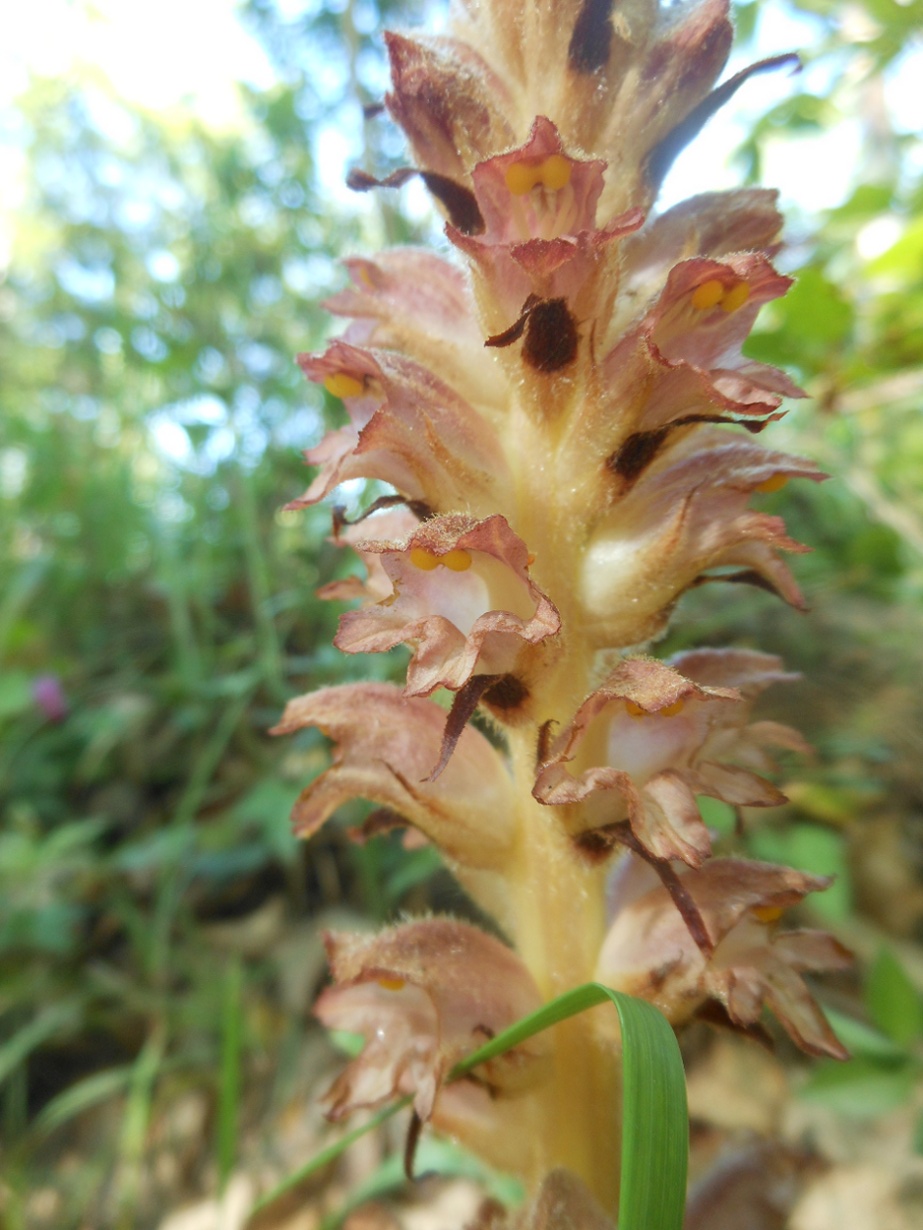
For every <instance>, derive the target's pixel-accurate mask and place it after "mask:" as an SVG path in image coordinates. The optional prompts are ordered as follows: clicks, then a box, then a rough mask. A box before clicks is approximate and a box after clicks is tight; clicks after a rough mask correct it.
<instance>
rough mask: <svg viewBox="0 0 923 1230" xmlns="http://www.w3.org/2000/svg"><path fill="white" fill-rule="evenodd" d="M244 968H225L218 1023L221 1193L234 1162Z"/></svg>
mask: <svg viewBox="0 0 923 1230" xmlns="http://www.w3.org/2000/svg"><path fill="white" fill-rule="evenodd" d="M243 986H244V978H243V968H242V966H241V963H240V960H239V959H237V958H235V959H234V960H232V961H231V963H230V965H229V966H228V970H227V975H226V978H225V987H224V1012H223V1017H222V1022H221V1072H220V1080H219V1085H218V1128H217V1135H218V1187H219V1190H220V1191H222V1192H223V1191H224V1188H225V1184H226V1183H227V1181H228V1179H229V1178H230V1175H231V1171H232V1170H233V1168H234V1163H235V1161H236V1160H237V1124H238V1119H239V1115H240V1063H241V1053H242V1050H243Z"/></svg>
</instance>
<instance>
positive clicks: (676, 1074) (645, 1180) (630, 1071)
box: [253, 982, 689, 1230]
mask: <svg viewBox="0 0 923 1230" xmlns="http://www.w3.org/2000/svg"><path fill="white" fill-rule="evenodd" d="M606 1000H609V1001H610V1003H612V1004H613V1005H614V1007H615V1009H616V1011H617V1012H618V1014H619V1024H620V1026H621V1030H622V1047H623V1059H622V1064H623V1081H622V1088H623V1092H622V1118H623V1123H624V1128H625V1130H624V1132H623V1135H622V1156H621V1197H620V1200H619V1230H681V1227H682V1224H683V1210H684V1208H685V1204H686V1168H687V1163H688V1155H689V1126H688V1123H689V1121H688V1112H687V1107H686V1080H685V1074H684V1072H683V1060H682V1056H681V1054H680V1050H679V1044H678V1043H677V1041H676V1036H675V1035H674V1033H673V1029H672V1027H671V1026H670V1024H669V1022H668V1021H667V1020H666V1018H665V1017H664V1016H663V1015H662V1014H661V1013H660V1012H658V1010H657V1009H656V1008H655V1007H654V1006H653V1005H652V1004H649V1003H648V1002H647V1001H646V1000H642V999H635V998H633V997H632V996H630V995H625V994H623V993H622V992H620V991H613V990H610V988H609V987H604V986H603V985H602V984H601V983H598V982H588V983H585V984H584V985H583V986H580V987H576V988H575V989H574V990H572V991H566V992H565V993H564V994H563V995H559V996H558V997H557V999H553V1000H552V1001H551V1002H550V1003H548V1004H545V1005H543V1007H541V1008H539V1009H538V1011H537V1012H533V1013H531V1014H530V1015H529V1016H526V1017H523V1019H522V1020H521V1021H517V1022H516V1024H515V1025H511V1026H510V1028H509V1029H505V1030H504V1031H503V1032H502V1033H499V1034H497V1035H496V1037H494V1038H491V1039H490V1041H489V1042H486V1043H485V1044H484V1045H483V1046H480V1047H478V1049H477V1050H476V1051H472V1052H471V1054H470V1055H467V1056H465V1058H464V1059H462V1060H459V1062H458V1063H457V1064H455V1066H454V1067H453V1068H452V1071H451V1072H450V1073H449V1080H458V1079H460V1078H461V1077H463V1076H465V1075H467V1074H468V1073H469V1072H470V1071H471V1070H472V1069H473V1068H476V1067H477V1066H478V1064H482V1063H486V1062H487V1060H489V1059H495V1058H496V1057H497V1056H498V1055H502V1054H503V1053H504V1052H505V1051H508V1050H511V1049H512V1048H513V1047H514V1046H519V1045H520V1044H521V1043H522V1042H525V1041H526V1039H528V1038H531V1037H533V1036H534V1035H535V1034H538V1033H542V1032H543V1031H544V1030H546V1029H550V1028H551V1027H552V1026H553V1025H557V1024H558V1022H559V1021H564V1020H566V1019H567V1018H568V1017H571V1016H576V1015H577V1014H578V1013H579V1012H586V1011H587V1009H588V1008H595V1007H596V1006H597V1005H599V1004H603V1003H605V1002H606ZM410 1101H411V1099H410V1098H402V1099H401V1101H399V1102H396V1103H394V1104H393V1105H391V1106H387V1107H385V1108H384V1109H383V1110H381V1111H379V1112H378V1114H377V1115H374V1116H373V1117H372V1118H371V1119H370V1120H369V1121H368V1122H367V1123H365V1124H363V1125H362V1127H359V1128H356V1129H355V1130H354V1131H352V1132H350V1133H349V1134H348V1135H346V1136H343V1137H341V1138H340V1139H339V1140H337V1141H335V1142H334V1143H333V1144H332V1145H329V1146H328V1147H327V1148H326V1149H324V1150H322V1151H321V1152H320V1153H318V1154H317V1155H316V1156H315V1157H314V1158H312V1159H311V1161H309V1162H307V1163H306V1164H305V1165H304V1166H303V1167H301V1169H299V1170H297V1171H295V1173H294V1174H292V1175H290V1176H289V1177H288V1178H286V1179H284V1180H283V1181H282V1182H281V1183H280V1184H278V1185H277V1186H276V1187H275V1188H273V1190H272V1191H271V1192H269V1193H268V1194H267V1195H266V1196H264V1197H263V1199H262V1200H260V1202H259V1203H258V1204H257V1205H256V1206H255V1207H254V1210H253V1212H254V1213H257V1212H259V1211H260V1210H261V1209H264V1208H266V1206H267V1205H269V1204H271V1203H272V1202H273V1201H274V1200H276V1199H277V1198H278V1197H279V1196H282V1195H284V1194H285V1193H286V1192H288V1191H290V1190H291V1189H292V1188H293V1187H295V1186H296V1185H297V1184H298V1183H301V1182H302V1181H303V1180H304V1179H306V1178H307V1177H308V1176H309V1175H311V1174H314V1173H315V1172H316V1171H317V1170H320V1169H321V1167H323V1166H326V1165H327V1164H328V1163H329V1162H332V1161H333V1160H334V1159H335V1158H337V1157H339V1155H340V1154H341V1153H342V1152H344V1150H346V1149H348V1148H349V1147H350V1145H351V1144H353V1143H354V1142H355V1141H356V1140H359V1139H360V1137H362V1136H364V1135H365V1133H366V1132H370V1131H373V1130H374V1129H375V1128H376V1127H378V1126H379V1124H381V1123H384V1122H385V1121H386V1120H387V1119H390V1118H391V1116H392V1115H395V1114H396V1113H397V1112H398V1111H399V1110H401V1109H402V1108H403V1107H405V1106H407V1105H408V1104H409V1103H410Z"/></svg>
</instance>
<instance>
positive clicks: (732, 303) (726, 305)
mask: <svg viewBox="0 0 923 1230" xmlns="http://www.w3.org/2000/svg"><path fill="white" fill-rule="evenodd" d="M706 285H707V283H706ZM749 298H750V287H749V286H748V285H747V283H746V282H738V283H737V285H736V286H732V287H731V289H730V290H728V291H725V292H724V295H723V296H722V299H721V310H722V312H736V311H737V309H738V308H740V307H743V305H744V304H745V303H746V302H747V300H748V299H749Z"/></svg>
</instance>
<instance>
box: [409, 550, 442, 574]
mask: <svg viewBox="0 0 923 1230" xmlns="http://www.w3.org/2000/svg"><path fill="white" fill-rule="evenodd" d="M410 562H411V564H413V566H414V568H419V569H420V571H421V572H432V571H433V569H434V568H438V567H439V563H440V561H439V557H438V556H436V555H433V553H432V551H425V550H424V549H423V547H411V548H410Z"/></svg>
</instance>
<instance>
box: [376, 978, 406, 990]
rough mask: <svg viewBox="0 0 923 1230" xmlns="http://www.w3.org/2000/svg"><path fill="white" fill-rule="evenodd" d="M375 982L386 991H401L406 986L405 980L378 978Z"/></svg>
mask: <svg viewBox="0 0 923 1230" xmlns="http://www.w3.org/2000/svg"><path fill="white" fill-rule="evenodd" d="M376 981H377V982H378V985H379V986H380V987H383V988H384V989H385V990H386V991H403V989H404V987H405V986H406V985H407V980H406V979H405V978H378V979H377V980H376Z"/></svg>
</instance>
